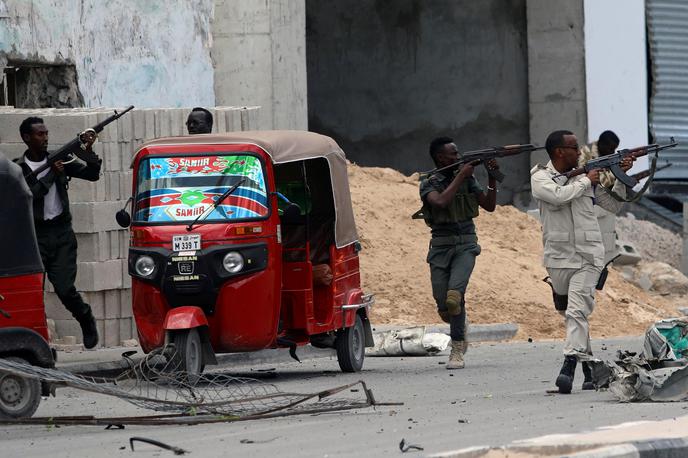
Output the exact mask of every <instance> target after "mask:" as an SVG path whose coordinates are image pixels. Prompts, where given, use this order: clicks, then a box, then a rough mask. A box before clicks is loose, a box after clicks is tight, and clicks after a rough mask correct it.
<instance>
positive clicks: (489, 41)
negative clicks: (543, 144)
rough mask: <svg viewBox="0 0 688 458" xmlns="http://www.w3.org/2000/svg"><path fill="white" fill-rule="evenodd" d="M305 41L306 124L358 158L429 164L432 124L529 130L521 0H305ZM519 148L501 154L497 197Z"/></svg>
mask: <svg viewBox="0 0 688 458" xmlns="http://www.w3.org/2000/svg"><path fill="white" fill-rule="evenodd" d="M307 45H308V46H307V50H308V55H307V57H308V96H309V99H308V101H309V127H310V129H311V130H315V131H319V132H322V133H326V134H329V135H332V136H333V137H334V138H335V139H336V140H337V141H338V142H340V144H342V146H343V147H344V148H345V151H346V152H347V154H348V156H349V157H350V158H351V159H353V160H354V161H356V162H358V163H360V164H363V165H376V166H387V167H394V168H396V169H398V170H401V171H403V172H406V173H410V172H413V171H418V170H426V169H428V168H430V167H431V166H432V164H431V160H430V157H429V155H428V152H427V149H428V144H429V143H430V140H431V139H432V138H433V137H435V136H438V135H451V136H453V137H454V138H455V139H456V142H457V145H458V146H459V148H460V149H463V150H466V149H476V148H480V147H485V146H490V145H500V144H509V143H516V142H527V141H528V140H529V135H528V133H529V132H528V125H529V120H528V75H527V65H528V64H527V50H526V6H525V0H482V1H475V0H435V1H432V2H428V1H422V0H340V1H338V2H324V1H321V0H308V1H307ZM526 156H527V155H523V157H516V158H510V159H508V160H506V159H505V160H503V161H502V162H501V163H502V166H503V168H504V169H505V171H506V173H507V175H508V176H507V180H506V182H505V185H504V186H502V192H500V194H499V199H500V201H501V202H505V201H510V200H511V198H512V194H513V191H514V190H517V189H519V188H520V187H521V186H522V185H523V184H524V183H525V182H526V181H527V180H528V166H529V158H528V157H526Z"/></svg>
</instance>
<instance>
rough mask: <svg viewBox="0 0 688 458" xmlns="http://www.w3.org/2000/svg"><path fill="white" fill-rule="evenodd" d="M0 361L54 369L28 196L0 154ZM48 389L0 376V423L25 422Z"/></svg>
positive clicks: (15, 167) (27, 380) (30, 381)
mask: <svg viewBox="0 0 688 458" xmlns="http://www.w3.org/2000/svg"><path fill="white" fill-rule="evenodd" d="M0 194H1V195H3V196H5V201H4V202H3V208H2V210H0V240H2V241H3V242H4V247H3V253H2V256H0V358H6V359H10V360H14V361H17V362H21V363H30V364H33V365H36V366H40V367H47V368H50V367H55V353H54V351H53V350H52V349H51V348H50V345H49V344H48V326H47V322H46V319H45V306H44V303H43V264H42V262H41V255H40V253H39V251H38V243H37V241H36V232H35V229H34V225H33V209H32V195H31V191H30V190H29V187H28V186H27V184H26V181H25V180H24V176H23V175H22V170H21V168H20V167H19V166H18V165H17V164H14V163H13V162H11V161H9V160H8V159H7V158H6V157H5V156H4V155H3V154H2V153H0ZM48 394H50V387H49V386H48V385H47V384H45V383H42V382H40V381H39V380H38V379H34V378H26V377H20V376H17V375H14V374H10V373H6V372H2V371H0V418H24V417H30V416H31V415H33V413H34V412H35V411H36V409H37V408H38V405H39V404H40V402H41V395H44V396H47V395H48Z"/></svg>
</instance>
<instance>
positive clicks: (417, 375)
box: [0, 338, 688, 457]
mask: <svg viewBox="0 0 688 458" xmlns="http://www.w3.org/2000/svg"><path fill="white" fill-rule="evenodd" d="M640 342H641V341H640V339H639V338H636V339H616V340H605V341H596V342H594V344H593V348H594V350H595V351H596V353H597V355H599V356H601V357H607V358H612V357H613V354H614V353H615V351H616V350H617V349H632V350H633V349H638V348H639V347H640ZM561 359H562V356H561V344H560V343H558V342H537V343H526V342H523V343H510V344H482V345H479V346H475V347H472V348H471V349H470V350H469V353H468V354H467V360H468V365H467V367H466V369H464V370H462V371H452V372H450V371H447V370H445V369H444V365H442V364H440V363H443V362H444V361H445V360H446V355H445V356H439V357H425V358H368V359H367V360H366V364H365V370H364V371H363V372H362V373H359V374H353V375H351V374H341V373H339V372H338V366H337V362H336V361H335V360H330V359H320V360H313V361H308V362H305V363H303V364H298V363H288V364H280V365H277V366H271V365H261V366H256V367H253V368H250V367H242V368H237V367H234V368H232V369H231V371H229V372H231V373H232V374H241V375H246V374H247V373H251V374H254V375H255V376H257V377H259V378H262V379H263V380H264V381H266V382H270V383H275V384H277V385H278V386H279V387H280V388H281V389H282V390H284V391H301V392H310V391H317V390H320V389H324V388H329V387H333V386H338V385H343V384H346V383H349V382H353V381H355V380H358V379H362V380H365V381H366V383H367V384H368V386H369V387H370V388H371V389H372V390H373V391H374V393H375V396H376V398H377V399H378V400H379V401H388V402H394V401H401V402H404V405H403V406H398V407H397V406H395V407H379V408H377V409H365V410H359V411H350V412H343V413H329V414H321V415H317V416H312V415H309V416H296V417H289V418H280V419H267V420H257V421H248V422H237V423H224V424H214V425H206V426H180V427H167V426H166V427H142V426H127V428H126V429H125V430H107V431H106V430H104V429H103V427H95V426H93V427H87V426H78V427H77V426H70V427H61V428H48V427H46V426H11V427H4V428H3V429H2V430H0V444H2V451H1V452H0V454H1V455H2V456H41V457H45V456H51V457H56V456H80V457H81V456H83V457H86V456H134V455H133V454H132V453H131V452H130V451H129V449H128V439H129V437H131V436H144V437H149V438H155V439H158V440H161V441H164V442H167V443H170V444H173V445H177V446H181V447H183V448H185V449H187V450H190V451H191V452H192V455H193V456H265V457H272V456H280V457H291V456H294V457H296V456H299V457H302V456H309V457H310V456H313V457H325V456H328V457H332V456H399V455H400V452H399V448H398V444H399V441H400V440H401V439H402V438H405V439H406V440H407V441H409V442H411V443H415V444H419V445H421V446H423V447H424V448H425V452H422V453H423V454H425V453H434V452H440V451H445V450H451V449H457V448H462V447H467V446H471V445H483V444H489V445H501V444H506V443H509V442H511V441H513V440H516V439H525V438H529V437H534V436H540V435H543V434H552V433H562V432H566V433H571V432H577V431H584V430H588V429H591V428H594V427H598V426H604V425H610V424H617V423H622V422H626V421H633V420H655V419H667V418H673V417H676V416H680V415H685V414H687V413H688V410H686V409H688V403H671V404H620V403H617V402H615V401H614V400H613V398H612V396H611V395H610V394H609V393H606V392H599V393H598V392H594V391H593V392H582V391H580V389H579V388H580V382H581V379H582V374H581V373H580V369H579V372H578V373H577V380H576V383H575V386H576V390H575V391H574V393H573V394H571V395H568V396H561V395H549V394H547V393H546V390H547V389H549V388H551V387H552V380H553V378H554V375H555V374H556V372H557V370H558V368H559V365H560V362H561ZM272 367H274V368H275V371H273V372H267V373H266V372H259V371H258V370H259V369H262V370H265V369H269V368H272ZM226 371H227V370H226ZM136 413H139V414H150V412H144V411H141V410H138V409H137V408H135V407H132V406H130V405H128V404H127V403H124V402H122V401H119V400H117V399H111V398H107V397H103V396H99V395H95V394H89V393H83V392H77V391H74V390H71V389H63V390H58V393H57V398H50V399H49V400H46V401H44V402H43V403H42V404H41V407H40V409H39V411H38V413H37V415H40V416H49V415H84V414H90V415H99V416H112V415H129V414H136ZM242 439H248V440H251V441H254V443H242V442H241V441H242ZM260 441H269V442H265V443H259V442H260ZM125 447H126V448H125ZM139 447H140V448H137V451H136V452H135V454H136V455H135V456H143V457H145V456H166V455H168V454H169V455H170V456H171V455H172V454H171V452H166V451H162V450H159V449H156V448H153V447H152V446H146V445H140V446H139ZM416 454H418V452H416Z"/></svg>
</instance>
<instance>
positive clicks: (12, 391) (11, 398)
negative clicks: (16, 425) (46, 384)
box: [0, 356, 41, 419]
mask: <svg viewBox="0 0 688 458" xmlns="http://www.w3.org/2000/svg"><path fill="white" fill-rule="evenodd" d="M6 359H8V360H10V361H15V362H18V363H23V364H29V363H28V361H26V360H25V359H23V358H18V357H16V356H10V357H8V358H6ZM40 402H41V383H40V381H39V380H38V379H35V378H28V377H20V376H18V375H14V374H10V373H6V372H5V373H3V372H0V418H5V419H10V418H29V417H31V415H33V414H34V412H36V409H38V404H40Z"/></svg>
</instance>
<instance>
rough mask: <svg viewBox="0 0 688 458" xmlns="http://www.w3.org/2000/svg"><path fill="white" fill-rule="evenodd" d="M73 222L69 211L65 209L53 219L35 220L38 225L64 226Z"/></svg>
mask: <svg viewBox="0 0 688 458" xmlns="http://www.w3.org/2000/svg"><path fill="white" fill-rule="evenodd" d="M70 222H71V218H70V215H69V213H67V212H65V211H63V212H62V213H60V214H59V215H57V216H56V217H55V218H53V219H48V220H45V219H41V220H35V223H36V227H41V228H42V227H57V226H63V225H65V224H69V223H70Z"/></svg>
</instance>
